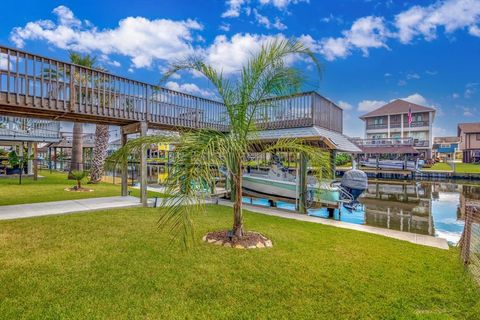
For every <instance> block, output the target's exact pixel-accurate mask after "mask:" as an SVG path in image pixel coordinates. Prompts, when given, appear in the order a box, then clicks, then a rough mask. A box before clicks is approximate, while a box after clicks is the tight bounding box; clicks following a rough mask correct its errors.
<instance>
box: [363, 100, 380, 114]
mask: <svg viewBox="0 0 480 320" xmlns="http://www.w3.org/2000/svg"><path fill="white" fill-rule="evenodd" d="M385 104H387V103H386V102H385V101H383V100H363V101H360V102H359V103H358V111H360V112H370V111H373V110H375V109H378V108H380V107H382V106H384V105H385Z"/></svg>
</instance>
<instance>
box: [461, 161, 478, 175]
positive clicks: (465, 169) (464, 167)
mask: <svg viewBox="0 0 480 320" xmlns="http://www.w3.org/2000/svg"><path fill="white" fill-rule="evenodd" d="M455 172H458V173H480V164H473V163H456V164H455Z"/></svg>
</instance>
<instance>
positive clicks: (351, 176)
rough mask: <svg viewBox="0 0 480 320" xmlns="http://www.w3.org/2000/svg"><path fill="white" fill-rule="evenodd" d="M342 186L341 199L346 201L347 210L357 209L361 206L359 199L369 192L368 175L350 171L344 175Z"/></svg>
mask: <svg viewBox="0 0 480 320" xmlns="http://www.w3.org/2000/svg"><path fill="white" fill-rule="evenodd" d="M340 186H341V192H340V198H341V199H342V200H346V201H345V203H344V206H345V207H346V208H347V209H355V208H356V207H357V206H358V205H360V203H359V202H358V197H359V196H360V195H361V194H362V193H363V192H364V191H365V190H367V187H368V177H367V174H366V173H365V172H363V171H361V170H356V169H353V170H349V171H347V172H345V174H344V175H343V177H342V180H341V182H340Z"/></svg>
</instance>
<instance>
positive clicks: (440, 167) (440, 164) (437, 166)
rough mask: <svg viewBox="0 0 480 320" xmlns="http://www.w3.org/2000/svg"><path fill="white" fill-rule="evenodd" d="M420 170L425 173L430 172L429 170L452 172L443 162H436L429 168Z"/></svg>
mask: <svg viewBox="0 0 480 320" xmlns="http://www.w3.org/2000/svg"><path fill="white" fill-rule="evenodd" d="M422 170H425V171H431V170H443V171H452V167H451V166H450V165H449V164H448V163H445V162H437V163H435V164H434V165H433V166H431V167H430V168H422Z"/></svg>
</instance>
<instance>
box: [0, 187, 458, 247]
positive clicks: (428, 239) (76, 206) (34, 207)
mask: <svg viewBox="0 0 480 320" xmlns="http://www.w3.org/2000/svg"><path fill="white" fill-rule="evenodd" d="M153 201H154V199H149V205H150V206H152V205H153ZM163 201H164V199H162V198H159V199H158V205H161V203H162V202H163ZM212 202H215V201H207V203H212ZM218 204H219V205H224V206H230V207H231V206H232V205H233V204H232V202H230V201H227V200H221V199H220V200H219V202H218ZM138 206H140V201H139V199H138V198H136V197H131V196H128V197H103V198H90V199H81V200H65V201H55V202H42V203H31V204H18V205H12V206H0V220H9V219H21V218H31V217H39V216H47V215H56V214H68V213H74V212H81V211H92V210H101V209H112V208H127V207H138ZM244 208H245V209H247V210H249V211H252V212H256V213H261V214H265V215H269V216H275V217H280V218H286V219H293V220H299V221H306V222H313V223H319V224H324V225H329V226H333V227H339V228H344V229H350V230H356V231H362V232H368V233H373V234H377V235H381V236H385V237H389V238H394V239H398V240H403V241H408V242H411V243H415V244H418V245H423V246H429V247H434V248H440V249H446V250H448V248H449V247H448V243H447V241H446V240H445V239H442V238H435V237H432V236H426V235H421V234H414V233H409V232H402V231H397V230H389V229H383V228H377V227H372V226H366V225H359V224H353V223H348V222H343V221H337V220H330V219H324V218H317V217H311V216H307V215H303V214H299V213H293V212H285V211H283V210H278V209H273V208H266V207H259V206H253V205H248V204H244Z"/></svg>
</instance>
